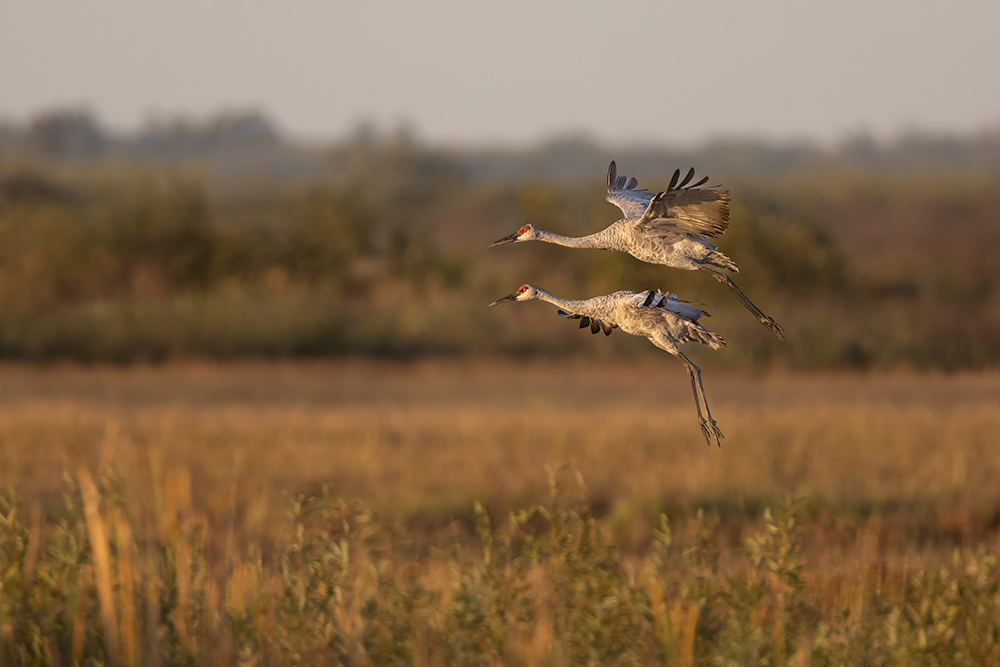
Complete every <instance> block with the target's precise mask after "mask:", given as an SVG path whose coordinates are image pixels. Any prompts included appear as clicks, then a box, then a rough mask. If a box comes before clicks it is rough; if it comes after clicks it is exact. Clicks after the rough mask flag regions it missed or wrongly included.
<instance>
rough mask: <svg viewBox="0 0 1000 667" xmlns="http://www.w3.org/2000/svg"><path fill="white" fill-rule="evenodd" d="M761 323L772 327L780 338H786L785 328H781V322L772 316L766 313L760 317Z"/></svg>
mask: <svg viewBox="0 0 1000 667" xmlns="http://www.w3.org/2000/svg"><path fill="white" fill-rule="evenodd" d="M760 323H761V324H763V325H764V326H765V327H767V328H768V329H770V330H771V333H773V334H774V335H775V336H777V337H778V340H785V330H784V329H782V328H781V325H780V324H778V323H777V322H775V321H774V320H772V319H771V318H770V317H767V316H766V315H765V316H764V317H762V318H760Z"/></svg>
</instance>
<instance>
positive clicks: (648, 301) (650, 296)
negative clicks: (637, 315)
mask: <svg viewBox="0 0 1000 667" xmlns="http://www.w3.org/2000/svg"><path fill="white" fill-rule="evenodd" d="M655 298H656V294H655V293H654V292H653V290H649V294H647V295H646V300H645V301H643V302H642V305H643V306H644V307H646V308H649V306H650V304H652V303H653V299H655Z"/></svg>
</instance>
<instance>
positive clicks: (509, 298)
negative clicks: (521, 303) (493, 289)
mask: <svg viewBox="0 0 1000 667" xmlns="http://www.w3.org/2000/svg"><path fill="white" fill-rule="evenodd" d="M504 301H517V292H512V293H511V294H508V295H507V296H505V297H503V298H502V299H497V300H496V301H494V302H493V303H491V304H490V305H489V307H490V308H492V307H493V306H495V305H497V304H498V303H503V302H504Z"/></svg>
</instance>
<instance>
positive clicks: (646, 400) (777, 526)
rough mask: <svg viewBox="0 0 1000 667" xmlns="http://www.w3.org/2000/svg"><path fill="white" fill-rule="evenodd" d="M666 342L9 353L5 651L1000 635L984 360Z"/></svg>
mask: <svg viewBox="0 0 1000 667" xmlns="http://www.w3.org/2000/svg"><path fill="white" fill-rule="evenodd" d="M672 362H673V360H671V359H663V360H662V361H659V360H656V361H652V362H651V361H648V360H644V361H642V362H639V361H635V362H611V361H607V362H600V363H599V364H598V365H597V366H594V367H590V366H584V365H581V364H578V363H577V364H574V363H572V362H563V361H560V362H544V361H542V362H533V363H519V362H506V361H504V362H500V361H485V360H482V361H473V360H470V361H420V362H413V363H391V362H378V361H360V360H359V361H351V360H346V361H335V362H334V361H322V362H294V363H293V362H287V363H283V362H281V363H278V362H276V363H239V364H228V365H227V364H215V363H201V362H199V363H187V364H174V365H166V366H138V367H110V366H96V367H83V366H75V365H74V366H61V365H52V366H35V365H16V364H10V365H4V366H2V367H0V485H2V486H6V487H10V488H14V489H16V492H15V493H13V494H12V493H7V494H6V495H4V496H3V503H4V507H0V510H3V514H4V516H6V519H5V521H6V523H5V524H4V527H3V531H4V532H3V536H2V537H0V540H2V544H3V548H2V549H0V558H2V559H3V560H4V562H3V563H0V566H2V568H4V569H5V570H6V571H7V572H8V575H7V580H6V583H5V584H4V585H5V588H4V589H3V592H4V595H5V596H6V600H4V601H0V657H2V659H0V662H2V663H3V664H21V663H24V664H44V663H62V664H69V662H70V661H71V660H69V658H73V659H78V660H83V659H84V658H86V659H87V660H91V661H93V660H96V661H97V662H102V663H104V662H107V663H108V664H121V663H125V664H164V663H167V664H197V663H203V662H212V663H213V664H214V663H244V664H322V663H327V662H329V663H337V662H344V663H350V664H367V663H372V662H374V663H381V662H384V661H385V660H386V659H388V658H389V657H393V656H395V658H394V659H397V660H401V661H402V662H404V663H416V664H454V663H455V662H456V661H457V662H466V661H467V660H466V658H468V661H469V662H476V660H480V658H476V660H472V658H471V656H473V655H476V656H482V658H481V660H482V662H483V664H490V663H497V662H501V663H507V664H526V663H533V664H568V663H577V662H588V661H589V662H592V663H595V664H607V663H618V664H645V663H665V664H693V663H694V662H706V661H717V660H722V661H723V662H726V661H729V662H731V663H733V664H751V663H755V662H759V661H765V662H770V663H771V664H781V663H782V662H789V661H791V662H795V663H796V664H809V663H810V662H813V663H815V664H836V663H838V662H841V661H843V660H848V661H849V662H852V663H853V664H861V663H865V662H871V663H873V664H885V663H898V664H902V663H908V662H910V661H911V659H913V658H914V656H917V655H925V657H927V658H928V659H930V658H932V657H933V656H934V655H938V654H939V653H936V652H940V651H943V652H945V653H947V652H950V653H951V654H953V655H960V656H965V658H963V659H966V658H967V659H968V660H969V661H971V663H970V664H974V663H975V661H977V660H980V659H983V658H984V657H995V656H996V655H997V651H998V646H1000V636H998V631H1000V597H998V596H997V594H996V590H995V589H996V576H995V575H996V574H997V569H996V559H995V555H996V551H997V549H998V546H1000V542H998V538H1000V533H998V524H1000V484H998V483H997V480H998V479H1000V448H998V447H997V446H996V445H997V438H998V433H1000V375H998V374H995V373H991V374H964V375H919V374H914V373H909V372H899V373H892V374H849V373H839V374H838V373H828V374H817V375H796V374H787V373H783V372H774V371H770V372H766V373H763V374H760V375H757V374H753V373H751V372H749V371H743V372H732V371H722V370H719V369H714V368H711V367H708V366H706V367H705V369H704V377H705V384H706V390H707V392H708V397H709V400H710V403H711V407H712V409H713V414H714V415H715V416H716V418H717V419H718V421H719V423H720V425H721V427H722V429H723V431H724V433H725V435H726V439H725V440H724V446H723V448H721V449H717V448H714V447H707V446H706V445H705V443H704V441H703V439H702V437H701V434H700V431H699V429H698V424H697V420H696V418H695V413H694V406H693V405H692V397H691V394H690V385H689V383H688V379H687V376H686V373H685V372H684V370H683V367H682V366H681V365H680V364H677V363H672ZM90 475H93V477H94V478H95V479H96V483H94V482H91V481H90ZM550 480H551V482H552V483H553V485H552V486H550ZM324 488H325V491H324ZM553 489H556V490H557V491H556V495H557V496H558V497H557V498H555V499H554V497H553V495H552V494H553ZM310 494H311V495H310ZM341 500H343V501H345V502H346V504H343V503H341ZM309 507H312V508H319V509H315V512H314V514H313V515H310V516H312V517H313V518H312V519H307V518H304V517H306V516H307V515H309V510H308V508H309ZM533 507H534V508H535V510H532V509H531V508H533ZM12 508H13V510H12ZM661 513H664V514H665V516H666V517H667V519H668V521H669V528H668V529H666V530H664V527H665V526H664V524H663V523H662V522H661V521H662V520H661V518H660V515H661ZM67 517H68V518H67ZM487 523H488V524H489V525H490V526H492V528H487ZM358 526H360V528H359V527H358ZM351 527H353V528H351ZM95 529H100V530H99V531H98V532H97V533H95V532H94V531H95ZM352 530H353V531H354V532H352ZM297 531H298V532H297ZM71 537H72V538H73V539H70V538H71ZM74 540H75V541H74ZM95 540H96V542H95ZM97 544H103V545H104V546H103V548H100V547H97V546H95V545H97ZM88 545H89V546H88ZM296 545H297V546H296ZM320 545H322V548H321V547H320ZM532 545H534V546H532ZM74 549H75V550H76V551H74ZM317 549H318V551H317ZM348 550H350V552H351V555H352V557H353V558H359V559H360V560H359V561H355V562H356V563H357V562H360V563H362V564H363V565H364V566H363V567H361V568H360V569H350V568H349V567H347V565H346V564H342V565H343V567H341V568H340V569H338V570H336V572H333V573H331V572H332V571H331V570H330V567H331V565H330V563H331V562H335V561H336V562H339V561H337V558H341V557H342V558H344V559H345V560H346V559H347V551H348ZM67 554H73V555H72V557H71V556H70V555H67ZM331 554H334V555H333V556H331ZM336 554H340V555H339V556H337V555H336ZM307 556H308V557H307ZM296 558H299V559H300V561H296ZM331 558H332V559H333V560H332V561H331ZM574 558H576V560H574ZM60 559H62V560H60ZM66 559H69V561H72V563H75V565H74V566H73V567H70V566H69V565H67V562H69V561H67V560H66ZM73 559H77V560H73ZM46 563H47V565H45V564H46ZM60 563H61V564H60ZM123 563H124V567H125V568H126V569H125V572H126V574H124V575H123V574H122V568H123ZM296 563H298V565H296ZM573 563H576V565H574V566H573V567H570V565H572V564H573ZM43 566H44V567H48V568H49V569H48V570H45V571H46V572H48V574H47V576H48V577H49V578H50V579H51V581H49V582H48V584H47V585H49V586H50V587H51V590H49V589H45V588H44V586H42V583H43V582H42V576H41V573H42V571H43V569H44V568H43ZM297 567H298V568H300V570H296V568H297ZM354 567H355V568H357V567H358V566H357V565H355V566H354ZM60 568H62V569H60ZM74 568H75V569H74ZM566 568H569V569H566ZM574 568H575V569H574ZM977 568H978V569H977ZM102 571H106V572H107V573H110V574H109V575H108V576H109V577H110V578H109V579H107V580H106V581H105V583H103V584H102V581H104V580H103V579H102V576H101V573H102ZM60 572H61V573H62V574H59V573H60ZM73 572H76V574H75V575H74V574H72V573H73ZM296 572H298V574H297V575H296V574H295V573H296ZM11 573H13V574H11ZM323 573H325V574H323ZM977 573H978V574H977ZM293 575H294V576H293ZM60 576H61V577H64V578H65V577H69V579H68V580H65V581H62V583H61V584H59V586H62V588H63V589H65V590H64V591H63V592H62V593H60V592H59V588H58V586H57V584H56V583H55V582H56V580H58V579H59V577H60ZM296 576H298V577H299V578H298V579H296V578H295V577H296ZM369 576H370V577H372V578H373V579H372V581H375V582H377V583H371V582H369V584H370V586H373V588H364V586H361V585H360V583H359V582H360V581H368V579H366V577H369ZM33 577H34V579H33ZM74 577H75V578H74ZM116 577H117V578H116ZM317 577H318V579H317ZM331 577H332V578H333V579H335V580H336V581H334V582H333V583H331V581H330V578H331ZM338 577H339V579H338ZM359 577H360V578H359ZM970 577H971V579H969V578H970ZM984 577H985V578H984ZM966 579H969V581H966ZM67 581H72V582H75V583H72V585H71V584H70V583H67ZM316 581H319V582H320V584H321V585H319V589H318V590H321V591H323V590H328V591H329V594H328V595H326V597H323V596H322V595H321V597H322V601H321V602H316V600H313V599H312V596H313V595H314V593H315V592H316V590H317V588H316V587H315V586H314V585H312V584H309V582H313V584H315V583H316ZM574 581H577V582H579V581H587V582H591V583H588V584H587V586H586V587H585V588H586V589H587V590H585V591H584V590H581V589H580V588H579V586H577V585H576V584H573V585H569V583H572V582H574ZM970 581H971V582H972V583H969V582H970ZM296 582H298V583H296ZM324 582H325V583H324ZM963 582H964V583H963ZM977 582H978V583H977ZM591 584H592V585H591ZM566 585H569V588H565V589H564V588H561V587H562V586H566ZM73 586H76V587H77V589H78V591H82V593H81V594H80V596H78V597H79V599H76V598H73V599H72V600H71V599H70V598H72V595H71V594H70V593H69V592H66V591H70V590H77V589H74V588H73ZM601 586H604V587H605V588H606V589H607V590H605V589H602V588H601ZM963 586H964V588H963ZM977 586H980V588H977ZM608 587H610V588H608ZM935 587H937V588H935ZM955 587H957V588H955ZM991 587H992V588H991ZM362 589H364V590H367V591H368V593H366V594H365V595H367V597H365V596H364V595H362V594H361V592H360V591H361V590H362ZM952 589H954V590H952ZM46 590H48V592H47V593H46V592H45V591H46ZM338 590H339V591H340V592H339V593H337V592H335V591H338ZM102 591H103V592H102ZM295 591H298V593H295ZM484 591H486V592H490V595H492V597H490V595H486V593H485V592H484ZM949 591H951V592H952V593H955V591H958V592H957V593H955V595H957V597H955V598H954V599H952V598H948V595H949ZM970 591H971V592H970ZM991 591H992V592H991ZM473 593H475V595H473ZM480 594H482V595H486V598H483V599H488V600H490V601H491V602H490V603H489V605H486V606H483V605H485V603H484V602H483V601H482V599H481V596H480ZM46 595H47V596H49V597H46ZM295 595H300V596H301V599H300V603H301V604H298V606H296V604H292V602H291V601H290V600H291V599H292V598H295ZM463 595H467V596H469V595H471V596H472V597H470V598H469V599H466V598H463V597H462V596H463ZM935 595H936V596H938V597H940V598H941V600H945V598H947V600H951V602H947V600H945V601H942V602H941V603H940V604H941V605H944V606H943V607H942V608H941V609H940V610H939V611H940V618H939V617H938V616H935V615H934V614H935V613H937V612H936V611H935V609H934V607H933V604H932V605H931V607H930V608H929V610H928V609H924V610H923V611H921V610H920V608H919V604H920V603H921V601H923V602H924V604H927V600H931V601H932V602H933V601H934V600H936V599H937V598H935V597H934V596H935ZM53 596H54V597H53ZM60 596H63V597H60ZM66 596H69V597H66ZM338 596H340V597H338ZM352 596H354V597H352ZM358 596H360V597H358ZM442 596H443V597H442ZM477 596H480V597H477ZM505 596H507V597H505ZM581 596H582V597H581ZM588 596H594V597H593V599H591V598H590V597H588ZM747 596H749V597H747ZM754 596H756V597H754ZM970 596H971V597H970ZM953 597H954V596H953ZM105 598H106V599H105ZM362 598H363V599H362ZM744 598H745V599H744ZM73 600H75V601H73ZM81 600H83V601H81ZM310 600H311V602H310ZM463 600H464V602H463ZM469 600H474V601H475V600H478V602H476V604H474V605H472V607H474V608H475V609H472V607H469V606H468V605H469V604H471V603H470V602H469ZM956 600H957V602H956ZM612 602H614V603H615V604H617V605H619V606H618V607H615V609H617V610H618V611H617V612H615V613H612V614H611V616H609V617H606V618H605V617H601V618H598V619H596V620H595V619H590V620H589V621H587V620H586V619H582V618H578V617H577V614H578V613H580V609H581V608H593V609H594V610H599V609H598V607H599V606H600V604H611V603H612ZM460 603H461V604H460ZM626 603H627V604H626ZM952 603H954V604H952ZM313 604H315V605H316V606H315V608H314V607H311V606H310V605H313ZM966 604H967V605H971V606H970V607H969V608H968V609H966V607H965V606H963V605H966ZM288 605H291V607H288ZM331 605H332V606H331ZM338 605H339V606H338ZM345 605H346V606H345ZM352 605H353V606H352ZM462 605H466V606H462ZM477 605H478V606H477ZM519 605H520V606H519ZM593 605H598V607H593ZM621 605H625V606H624V607H623V606H621ZM692 605H693V606H692ZM795 605H798V607H795V608H796V609H797V610H798V611H796V612H795V613H794V615H793V612H792V610H793V607H794V606H795ZM908 605H910V606H908ZM913 605H917V606H916V607H913V608H912V609H911V606H913ZM949 605H951V606H949ZM984 605H985V607H984ZM61 606H64V607H65V608H64V609H61V611H59V612H58V613H55V612H53V613H55V615H54V616H53V617H52V618H49V617H48V616H47V615H46V614H47V613H49V612H47V611H46V609H49V610H51V609H59V608H61ZM722 609H726V610H728V611H726V612H725V614H722V611H721V610H722ZM476 610H478V611H476ZM605 611H607V610H605ZM452 612H453V613H452ZM473 612H475V613H473ZM619 612H620V614H619ZM744 612H745V613H744ZM595 613H596V611H595ZM609 613H610V612H609ZM449 614H452V615H449ZM470 614H472V615H471V616H470ZM476 614H478V616H477V615H476ZM616 614H619V615H616ZM720 614H721V615H720ZM726 614H728V615H726ZM740 614H742V615H740ZM894 614H895V615H894ZM969 614H971V616H969V617H967V616H968V615H969ZM786 615H787V617H786ZM12 619H13V620H12ZM17 619H19V620H17ZM46 619H47V620H46ZM318 619H325V620H324V622H323V624H321V625H322V627H321V628H320V627H318V626H315V627H314V626H313V625H311V623H312V622H319V620H318ZM623 619H624V620H623ZM873 619H877V620H878V621H879V622H878V623H874V621H873ZM973 621H975V623H978V624H979V625H976V626H975V628H974V627H973V625H974V623H973ZM296 623H298V625H296ZM588 623H590V624H589V625H588ZM616 623H624V625H616ZM942 623H943V624H944V625H943V626H941V627H938V626H940V624H942ZM925 624H929V625H927V627H924V625H925ZM935 624H937V625H935ZM195 626H197V627H195ZM278 626H281V627H282V628H283V630H282V631H281V632H278V631H277V630H276V629H275V628H276V627H278ZM140 627H141V628H146V629H145V630H141V629H140ZM150 627H153V628H156V627H159V630H158V631H150V630H149V628H150ZM935 627H937V631H939V632H940V633H941V637H938V639H936V640H934V639H933V637H932V638H931V639H930V640H929V639H928V635H927V633H928V632H929V630H928V628H931V629H933V628H935ZM588 628H589V630H588ZM602 628H604V630H602ZM608 628H618V629H617V630H615V631H614V632H612V631H611V630H608ZM907 628H909V629H910V630H912V636H910V635H907V634H906V631H907ZM588 632H589V633H591V634H587V633H588ZM602 632H605V634H602ZM607 632H612V634H615V633H617V634H618V636H610V635H608V636H606V633H607ZM296 633H298V634H296ZM484 633H485V634H484ZM595 633H596V634H595ZM734 633H735V634H734ZM754 633H757V634H754ZM970 633H972V634H970ZM982 633H986V634H985V635H983V634H982ZM109 635H110V636H114V637H115V638H116V639H115V640H114V641H113V642H111V643H108V639H107V638H108V636H109ZM869 635H870V636H869ZM921 637H923V638H922V639H921ZM911 640H912V642H911ZM893 641H894V642H896V643H895V644H892V642H893ZM929 641H930V643H929V644H928V642H929ZM32 642H34V643H33V644H32ZM908 642H910V643H908ZM921 642H922V643H921ZM935 642H937V643H935ZM970 646H972V647H974V648H975V650H977V651H979V653H976V652H975V651H973V652H972V653H962V651H966V652H968V651H969V650H972V649H970V648H969V647H970ZM838 651H840V652H838ZM857 651H861V653H857ZM793 658H794V660H793ZM959 662H961V660H960V661H959ZM81 664H82V663H81ZM88 664H89V663H88Z"/></svg>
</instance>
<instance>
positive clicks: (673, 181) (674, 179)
mask: <svg viewBox="0 0 1000 667" xmlns="http://www.w3.org/2000/svg"><path fill="white" fill-rule="evenodd" d="M680 177H681V170H680V169H674V175H673V176H672V177H671V178H670V185H668V186H667V190H673V189H674V186H675V185H677V179H678V178H680Z"/></svg>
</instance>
